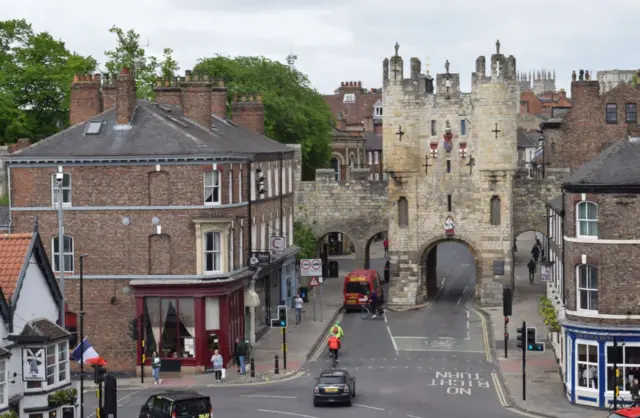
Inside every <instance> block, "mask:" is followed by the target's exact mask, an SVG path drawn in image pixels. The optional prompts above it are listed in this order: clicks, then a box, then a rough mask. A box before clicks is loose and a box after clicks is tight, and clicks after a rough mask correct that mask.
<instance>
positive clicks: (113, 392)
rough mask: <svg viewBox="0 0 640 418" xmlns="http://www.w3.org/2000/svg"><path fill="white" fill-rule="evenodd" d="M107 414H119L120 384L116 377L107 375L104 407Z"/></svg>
mask: <svg viewBox="0 0 640 418" xmlns="http://www.w3.org/2000/svg"><path fill="white" fill-rule="evenodd" d="M103 412H104V414H105V415H106V416H109V415H113V416H114V417H115V416H116V415H117V414H118V384H117V382H116V378H115V377H113V376H111V375H107V376H105V379H104V408H103Z"/></svg>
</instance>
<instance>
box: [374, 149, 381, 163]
mask: <svg viewBox="0 0 640 418" xmlns="http://www.w3.org/2000/svg"><path fill="white" fill-rule="evenodd" d="M373 163H374V164H375V165H380V153H379V152H378V151H373Z"/></svg>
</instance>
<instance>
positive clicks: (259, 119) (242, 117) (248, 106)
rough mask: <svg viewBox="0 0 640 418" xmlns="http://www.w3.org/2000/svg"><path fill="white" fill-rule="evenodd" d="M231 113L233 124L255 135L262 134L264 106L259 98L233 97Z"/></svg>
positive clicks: (254, 96) (251, 96) (250, 96)
mask: <svg viewBox="0 0 640 418" xmlns="http://www.w3.org/2000/svg"><path fill="white" fill-rule="evenodd" d="M231 112H232V113H233V121H234V122H235V123H237V124H238V125H241V126H244V127H245V128H247V129H249V130H251V131H253V132H255V133H258V134H264V105H263V104H262V97H261V96H259V95H249V96H234V98H233V103H232V104H231Z"/></svg>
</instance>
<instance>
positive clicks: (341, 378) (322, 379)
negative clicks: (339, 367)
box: [318, 376, 346, 385]
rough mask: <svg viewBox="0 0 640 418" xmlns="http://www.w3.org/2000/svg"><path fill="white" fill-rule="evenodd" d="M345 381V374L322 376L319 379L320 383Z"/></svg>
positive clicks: (336, 383) (339, 383) (327, 383)
mask: <svg viewBox="0 0 640 418" xmlns="http://www.w3.org/2000/svg"><path fill="white" fill-rule="evenodd" d="M345 383H346V379H345V378H344V376H320V378H319V379H318V384H319V385H344V384H345Z"/></svg>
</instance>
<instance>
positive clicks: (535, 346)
mask: <svg viewBox="0 0 640 418" xmlns="http://www.w3.org/2000/svg"><path fill="white" fill-rule="evenodd" d="M528 349H529V351H539V352H542V351H544V343H530V344H529V347H528Z"/></svg>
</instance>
